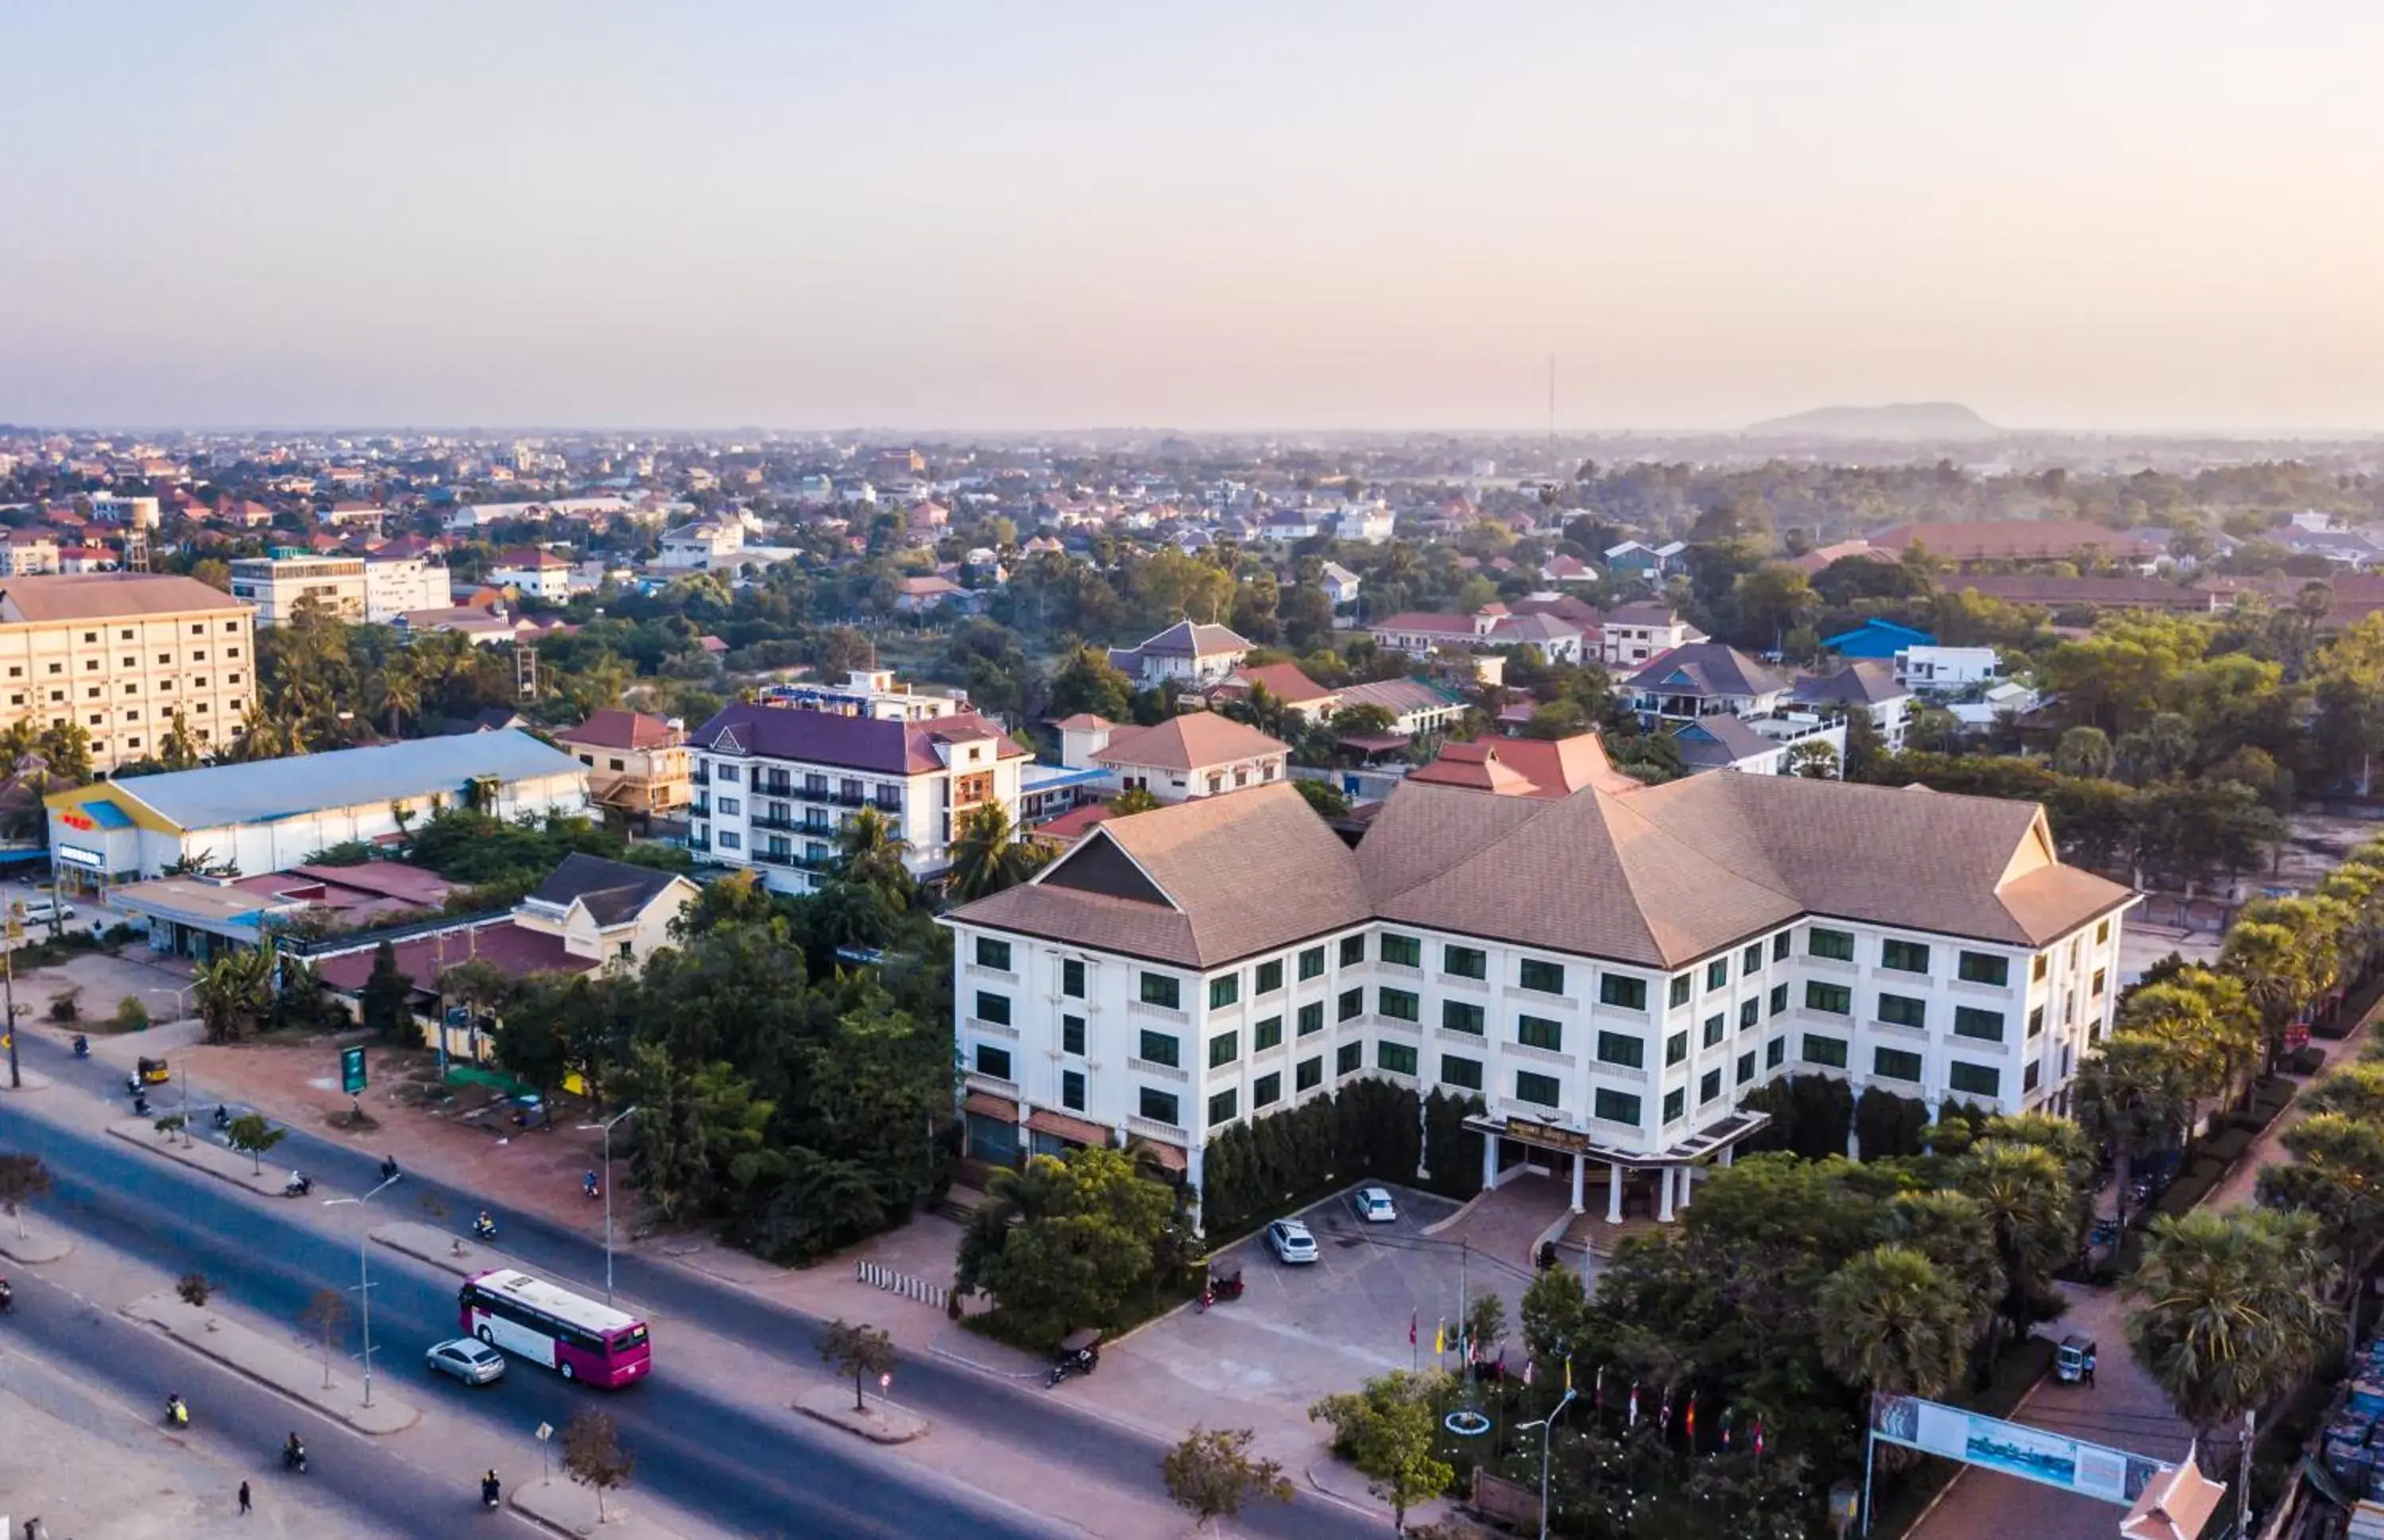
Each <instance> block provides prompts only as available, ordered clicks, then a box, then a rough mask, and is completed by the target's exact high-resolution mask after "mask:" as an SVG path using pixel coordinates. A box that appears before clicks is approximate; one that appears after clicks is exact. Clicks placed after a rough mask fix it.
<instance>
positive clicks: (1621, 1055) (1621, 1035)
mask: <svg viewBox="0 0 2384 1540" xmlns="http://www.w3.org/2000/svg"><path fill="white" fill-rule="evenodd" d="M1597 1062H1599V1063H1601V1064H1620V1065H1621V1066H1622V1067H1623V1068H1624V1069H1628V1070H1637V1069H1645V1068H1646V1067H1647V1045H1646V1044H1645V1042H1643V1041H1641V1040H1640V1039H1639V1038H1637V1037H1633V1036H1631V1035H1630V1034H1629V1033H1627V1032H1601V1033H1599V1034H1598V1035H1597Z"/></svg>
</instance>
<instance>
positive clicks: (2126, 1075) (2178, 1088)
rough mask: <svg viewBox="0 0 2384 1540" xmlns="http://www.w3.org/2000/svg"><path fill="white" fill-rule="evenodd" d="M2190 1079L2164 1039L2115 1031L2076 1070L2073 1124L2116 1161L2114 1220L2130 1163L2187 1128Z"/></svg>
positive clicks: (2180, 1054)
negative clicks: (2113, 1152) (2101, 1144)
mask: <svg viewBox="0 0 2384 1540" xmlns="http://www.w3.org/2000/svg"><path fill="white" fill-rule="evenodd" d="M2192 1105H2193V1078H2192V1070H2191V1067H2190V1065H2189V1062H2188V1061H2187V1058H2186V1055H2185V1053H2184V1051H2182V1050H2181V1049H2180V1048H2179V1045H2178V1044H2177V1043H2175V1042H2173V1041H2171V1040H2170V1039H2168V1038H2166V1037H2154V1036H2153V1035H2152V1034H2150V1033H2143V1032H2126V1031H2121V1032H2115V1033H2113V1034H2112V1035H2111V1036H2110V1037H2105V1038H2104V1039H2103V1041H2102V1042H2101V1043H2100V1044H2098V1045H2096V1047H2095V1049H2094V1050H2093V1051H2092V1053H2090V1054H2088V1055H2087V1058H2086V1062H2085V1063H2084V1064H2082V1065H2080V1067H2079V1071H2078V1085H2077V1106H2078V1121H2079V1123H2080V1125H2081V1126H2082V1127H2084V1128H2085V1129H2086V1130H2087V1132H2088V1133H2090V1134H2091V1135H2092V1136H2094V1137H2095V1138H2096V1139H2098V1140H2100V1141H2102V1142H2104V1143H2106V1144H2108V1145H2110V1146H2111V1147H2112V1148H2113V1149H2116V1150H2117V1151H2118V1156H2119V1204H2120V1210H2119V1217H2120V1219H2121V1220H2122V1221H2123V1222H2124V1221H2125V1220H2126V1218H2127V1194H2128V1187H2129V1183H2130V1182H2131V1181H2133V1179H2134V1167H2135V1162H2136V1161H2137V1160H2138V1159H2139V1158H2140V1157H2142V1156H2144V1155H2148V1154H2152V1153H2154V1152H2155V1151H2158V1150H2162V1149H2168V1148H2170V1146H2171V1145H2172V1144H2173V1143H2174V1141H2175V1140H2176V1139H2177V1138H2178V1136H2179V1134H2180V1133H2181V1132H2182V1131H2183V1130H2184V1129H2185V1128H2186V1127H2187V1126H2188V1125H2189V1118H2190V1115H2191V1109H2192Z"/></svg>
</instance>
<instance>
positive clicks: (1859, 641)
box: [1821, 615, 1937, 661]
mask: <svg viewBox="0 0 2384 1540" xmlns="http://www.w3.org/2000/svg"><path fill="white" fill-rule="evenodd" d="M1821 645H1822V646H1824V647H1826V648H1828V649H1829V650H1830V651H1831V652H1835V653H1836V654H1837V655H1838V656H1840V657H1842V658H1878V659H1881V660H1883V661H1892V660H1893V659H1894V657H1895V655H1896V654H1897V653H1898V652H1903V651H1904V650H1905V649H1906V648H1907V647H1934V646H1936V645H1937V639H1936V638H1935V637H1934V636H1931V634H1930V633H1929V632H1927V631H1921V630H1916V629H1914V628H1913V627H1909V626H1899V625H1897V624H1896V623H1895V622H1894V621H1893V620H1881V619H1880V618H1879V617H1878V616H1877V615H1873V616H1871V618H1869V620H1866V621H1864V622H1863V623H1862V624H1861V625H1859V626H1857V627H1855V628H1854V629H1853V630H1851V631H1841V632H1840V633H1838V634H1837V635H1836V636H1833V637H1829V638H1827V639H1825V640H1823V641H1822V643H1821Z"/></svg>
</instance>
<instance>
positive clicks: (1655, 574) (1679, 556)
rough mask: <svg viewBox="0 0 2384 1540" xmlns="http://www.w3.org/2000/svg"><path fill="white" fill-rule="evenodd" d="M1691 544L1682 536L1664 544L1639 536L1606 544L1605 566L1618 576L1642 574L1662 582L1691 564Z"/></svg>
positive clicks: (1630, 576) (1639, 575) (1641, 575)
mask: <svg viewBox="0 0 2384 1540" xmlns="http://www.w3.org/2000/svg"><path fill="white" fill-rule="evenodd" d="M1688 560H1689V548H1688V546H1687V545H1686V544H1685V543H1683V542H1682V541H1680V540H1667V541H1665V542H1664V543H1663V544H1661V545H1647V544H1645V543H1643V542H1641V541H1639V540H1624V541H1623V542H1622V543H1621V544H1620V545H1609V546H1608V547H1607V548H1606V567H1607V570H1608V571H1609V572H1611V573H1613V574H1614V576H1616V577H1617V578H1645V579H1646V580H1648V581H1649V582H1661V581H1662V580H1663V579H1664V578H1669V577H1670V576H1671V575H1672V574H1673V573H1675V572H1680V571H1683V570H1685V569H1686V568H1687V566H1688Z"/></svg>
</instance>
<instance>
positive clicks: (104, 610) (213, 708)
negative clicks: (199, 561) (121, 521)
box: [0, 572, 256, 771]
mask: <svg viewBox="0 0 2384 1540" xmlns="http://www.w3.org/2000/svg"><path fill="white" fill-rule="evenodd" d="M254 614H255V612H254V611H252V610H251V609H250V608H249V607H248V606H247V605H246V604H243V603H241V602H238V601H237V600H235V599H233V598H231V597H230V595H228V594H226V593H224V592H223V590H220V589H211V588H209V587H207V585H205V583H202V582H199V581H198V580H197V579H195V578H181V577H175V576H172V575H170V574H166V573H145V572H118V573H93V574H77V575H71V576H69V575H64V574H57V575H52V576H48V577H35V578H8V579H6V580H5V581H0V687H5V688H0V727H6V726H9V725H11V724H14V723H17V722H21V721H28V720H30V721H31V722H33V723H34V724H35V725H36V726H38V727H49V726H51V725H53V724H56V723H63V722H68V721H74V722H79V723H81V725H82V726H83V727H84V728H85V729H87V730H88V731H89V732H90V734H91V758H92V764H93V766H94V767H95V768H97V769H99V770H102V771H107V770H113V769H114V768H115V767H116V766H117V765H118V764H123V763H125V762H126V761H128V760H137V759H146V758H148V757H149V756H150V755H152V754H154V753H155V752H156V751H157V746H158V741H159V739H162V738H163V737H164V736H165V735H166V733H167V732H168V730H169V729H170V727H171V726H172V721H173V718H174V717H176V716H178V715H179V716H182V717H184V718H186V719H187V721H188V722H189V724H190V727H191V736H192V739H193V740H194V741H195V742H196V744H197V745H198V747H199V748H200V750H201V751H207V750H209V749H211V748H214V747H217V746H220V745H221V744H224V743H226V742H229V741H230V739H234V738H237V737H238V736H239V735H240V733H241V731H242V720H243V718H244V717H245V716H246V715H247V713H248V707H249V702H252V701H254V700H255V698H256V648H255V635H254V624H253V621H252V619H251V616H252V615H254Z"/></svg>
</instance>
